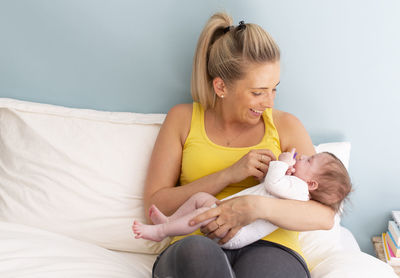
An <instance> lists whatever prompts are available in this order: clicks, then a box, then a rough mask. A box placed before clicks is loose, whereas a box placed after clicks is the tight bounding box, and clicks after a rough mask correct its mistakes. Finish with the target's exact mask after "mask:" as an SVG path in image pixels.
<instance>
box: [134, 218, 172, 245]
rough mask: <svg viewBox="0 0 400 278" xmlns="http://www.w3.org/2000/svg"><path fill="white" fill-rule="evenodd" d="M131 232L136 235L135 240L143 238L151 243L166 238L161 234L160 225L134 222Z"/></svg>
mask: <svg viewBox="0 0 400 278" xmlns="http://www.w3.org/2000/svg"><path fill="white" fill-rule="evenodd" d="M132 230H133V232H134V233H135V235H136V236H135V238H143V239H148V240H152V241H161V240H163V239H164V238H166V236H165V235H163V232H162V225H146V224H142V223H140V222H138V221H136V220H135V221H134V222H133V226H132Z"/></svg>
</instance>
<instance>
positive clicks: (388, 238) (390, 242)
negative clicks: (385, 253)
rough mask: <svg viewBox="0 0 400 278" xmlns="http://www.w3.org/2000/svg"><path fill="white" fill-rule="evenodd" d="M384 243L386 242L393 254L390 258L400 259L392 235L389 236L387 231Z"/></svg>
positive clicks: (399, 251) (398, 250) (399, 250)
mask: <svg viewBox="0 0 400 278" xmlns="http://www.w3.org/2000/svg"><path fill="white" fill-rule="evenodd" d="M386 242H387V244H388V246H389V248H390V250H391V251H392V252H393V255H392V257H400V249H399V248H398V247H397V246H396V244H395V243H394V241H393V238H392V235H391V234H390V232H389V231H388V232H386Z"/></svg>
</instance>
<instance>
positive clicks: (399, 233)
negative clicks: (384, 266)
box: [382, 210, 400, 266]
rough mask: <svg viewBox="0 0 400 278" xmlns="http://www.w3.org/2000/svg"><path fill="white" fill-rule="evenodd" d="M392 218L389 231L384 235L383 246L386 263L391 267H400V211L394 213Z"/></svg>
mask: <svg viewBox="0 0 400 278" xmlns="http://www.w3.org/2000/svg"><path fill="white" fill-rule="evenodd" d="M392 217H393V220H389V223H388V230H387V231H386V233H382V244H383V249H384V253H385V259H386V261H387V262H388V263H389V264H390V265H396V266H400V211H395V210H394V211H392Z"/></svg>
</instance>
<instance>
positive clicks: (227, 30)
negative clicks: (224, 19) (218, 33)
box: [224, 26, 233, 34]
mask: <svg viewBox="0 0 400 278" xmlns="http://www.w3.org/2000/svg"><path fill="white" fill-rule="evenodd" d="M231 27H233V26H228V27H226V28H224V34H226V33H228V32H229V31H230V30H231Z"/></svg>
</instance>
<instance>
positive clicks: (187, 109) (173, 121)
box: [164, 103, 193, 143]
mask: <svg viewBox="0 0 400 278" xmlns="http://www.w3.org/2000/svg"><path fill="white" fill-rule="evenodd" d="M192 111H193V104H192V103H182V104H177V105H175V106H174V107H172V108H171V109H170V110H169V111H168V114H167V117H166V118H165V122H164V125H166V126H168V127H169V129H170V130H173V131H175V132H178V133H179V136H180V138H181V141H182V142H183V143H184V142H185V140H186V137H187V135H188V134H189V131H190V123H191V120H192Z"/></svg>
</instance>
